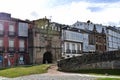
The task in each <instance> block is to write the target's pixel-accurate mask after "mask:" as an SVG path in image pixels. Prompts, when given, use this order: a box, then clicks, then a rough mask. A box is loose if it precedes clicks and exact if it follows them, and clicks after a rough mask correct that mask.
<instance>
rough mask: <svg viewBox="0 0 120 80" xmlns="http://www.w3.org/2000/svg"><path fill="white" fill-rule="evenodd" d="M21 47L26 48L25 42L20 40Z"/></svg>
mask: <svg viewBox="0 0 120 80" xmlns="http://www.w3.org/2000/svg"><path fill="white" fill-rule="evenodd" d="M19 47H20V48H24V47H25V46H24V40H20V41H19Z"/></svg>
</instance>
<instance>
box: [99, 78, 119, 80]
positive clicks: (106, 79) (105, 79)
mask: <svg viewBox="0 0 120 80" xmlns="http://www.w3.org/2000/svg"><path fill="white" fill-rule="evenodd" d="M97 80H120V78H98V79H97Z"/></svg>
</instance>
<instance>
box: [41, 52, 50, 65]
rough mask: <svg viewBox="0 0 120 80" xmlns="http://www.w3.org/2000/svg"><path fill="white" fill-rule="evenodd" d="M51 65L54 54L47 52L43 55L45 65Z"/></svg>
mask: <svg viewBox="0 0 120 80" xmlns="http://www.w3.org/2000/svg"><path fill="white" fill-rule="evenodd" d="M49 63H52V53H51V52H48V51H47V52H45V53H44V54H43V64H49Z"/></svg>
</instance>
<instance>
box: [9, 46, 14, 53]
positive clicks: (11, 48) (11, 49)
mask: <svg viewBox="0 0 120 80" xmlns="http://www.w3.org/2000/svg"><path fill="white" fill-rule="evenodd" d="M15 51H16V49H15V48H14V47H8V52H15Z"/></svg>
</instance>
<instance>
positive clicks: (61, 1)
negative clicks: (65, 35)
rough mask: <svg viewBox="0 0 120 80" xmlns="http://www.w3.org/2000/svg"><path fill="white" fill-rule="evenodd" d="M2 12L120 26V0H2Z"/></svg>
mask: <svg viewBox="0 0 120 80" xmlns="http://www.w3.org/2000/svg"><path fill="white" fill-rule="evenodd" d="M0 12H6V13H11V16H12V17H15V18H20V19H23V20H25V19H29V20H36V19H40V18H44V17H45V16H46V17H47V18H49V19H51V21H52V22H58V23H61V24H67V25H72V24H73V23H75V22H76V21H81V22H87V21H88V20H90V21H91V22H93V23H97V24H103V25H111V26H117V27H120V0H0Z"/></svg>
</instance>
